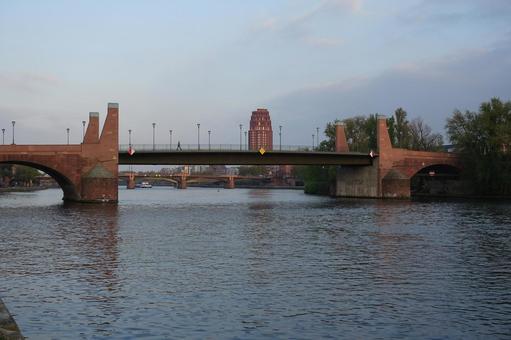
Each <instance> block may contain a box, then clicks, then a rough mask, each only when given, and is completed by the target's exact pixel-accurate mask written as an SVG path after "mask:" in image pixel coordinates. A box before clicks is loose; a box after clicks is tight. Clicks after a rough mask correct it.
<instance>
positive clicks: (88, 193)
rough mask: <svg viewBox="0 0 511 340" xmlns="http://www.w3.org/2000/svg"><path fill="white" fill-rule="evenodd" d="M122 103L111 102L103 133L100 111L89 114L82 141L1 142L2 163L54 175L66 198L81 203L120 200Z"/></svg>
mask: <svg viewBox="0 0 511 340" xmlns="http://www.w3.org/2000/svg"><path fill="white" fill-rule="evenodd" d="M118 158H119V106H118V104H116V103H110V104H108V113H107V117H106V120H105V123H104V125H103V131H102V132H101V135H100V133H99V113H97V112H91V113H90V114H89V125H88V127H87V131H86V133H85V136H84V140H83V143H82V144H77V145H16V144H11V145H0V164H2V163H4V164H19V165H26V166H30V167H33V168H36V169H38V170H41V171H44V172H45V173H47V174H48V175H50V176H51V177H53V178H54V179H55V180H56V181H57V183H58V184H59V185H60V187H61V188H62V191H63V192H64V197H63V199H64V200H66V201H78V202H117V198H118V193H117V191H118V190H117V189H118V188H117V187H118Z"/></svg>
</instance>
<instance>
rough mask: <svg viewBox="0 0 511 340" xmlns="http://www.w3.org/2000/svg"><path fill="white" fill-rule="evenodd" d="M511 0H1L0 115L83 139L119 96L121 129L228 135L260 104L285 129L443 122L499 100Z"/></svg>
mask: <svg viewBox="0 0 511 340" xmlns="http://www.w3.org/2000/svg"><path fill="white" fill-rule="evenodd" d="M510 52H511V1H509V0H451V1H449V0H444V1H442V0H391V1H382V0H316V1H313V0H287V1H285V0H271V1H270V0H258V1H241V0H237V1H235V0H224V1H221V0H215V1H213V0H210V1H192V0H188V1H185V0H183V1H177V0H176V1H170V0H169V1H155V0H150V1H126V0H124V1H113V0H111V1H99V0H98V1H93V0H87V1H51V0H47V1H14V0H0V128H1V127H6V128H8V132H9V133H8V136H10V121H11V120H13V119H14V120H16V121H17V122H18V123H17V129H16V131H17V133H16V134H17V140H18V142H19V143H62V142H65V128H66V127H70V128H71V131H72V134H71V140H72V142H76V143H78V142H79V141H80V138H81V121H82V120H84V119H87V116H88V112H89V111H100V112H101V113H102V117H103V118H104V111H105V109H106V105H107V102H119V104H120V109H121V129H122V135H121V138H122V141H123V142H126V136H127V130H128V129H130V128H131V129H133V130H134V141H135V143H150V142H151V130H152V128H151V123H152V122H153V121H154V122H156V123H157V139H158V142H160V143H166V142H167V140H168V130H169V129H173V130H174V141H177V140H181V142H182V143H193V142H195V141H196V123H197V122H200V123H201V127H202V131H203V135H202V140H203V141H205V140H206V138H207V133H206V131H207V130H209V129H211V130H212V131H213V132H212V143H236V142H237V141H238V133H239V129H238V124H240V123H243V124H244V125H245V126H246V125H247V124H248V120H249V118H250V112H251V111H252V110H254V109H256V108H258V107H266V108H268V109H269V110H270V114H271V116H272V120H273V124H274V126H275V127H276V126H278V125H283V126H284V134H283V136H284V137H283V139H284V140H283V143H284V144H308V143H309V142H310V135H311V134H312V133H314V131H315V127H316V126H320V127H323V126H324V125H325V123H326V122H328V121H331V120H333V119H335V118H346V117H349V116H352V115H355V114H369V113H375V112H378V113H382V114H390V113H391V112H392V111H393V110H394V109H395V108H396V107H398V106H403V107H404V108H405V109H407V110H408V111H409V114H410V116H411V117H415V116H419V115H420V116H422V117H423V118H424V119H425V120H426V122H428V123H429V124H430V125H431V126H433V127H434V128H435V129H436V130H438V131H440V132H443V126H444V124H445V119H446V117H447V116H448V115H449V114H450V113H451V112H452V110H453V109H454V108H460V109H476V108H477V105H478V104H479V103H480V102H481V101H483V100H488V99H489V98H490V97H491V96H500V97H502V98H503V99H506V100H509V99H511V93H510V92H511V91H510V89H511V80H510V78H511V77H510V74H511V53H510Z"/></svg>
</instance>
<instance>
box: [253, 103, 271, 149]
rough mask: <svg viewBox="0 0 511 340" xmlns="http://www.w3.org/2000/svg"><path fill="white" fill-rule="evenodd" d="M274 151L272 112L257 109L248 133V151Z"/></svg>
mask: <svg viewBox="0 0 511 340" xmlns="http://www.w3.org/2000/svg"><path fill="white" fill-rule="evenodd" d="M260 148H264V149H266V150H273V130H272V128H271V118H270V112H268V110H267V109H257V110H256V111H253V112H252V117H250V130H249V131H248V149H249V150H259V149H260Z"/></svg>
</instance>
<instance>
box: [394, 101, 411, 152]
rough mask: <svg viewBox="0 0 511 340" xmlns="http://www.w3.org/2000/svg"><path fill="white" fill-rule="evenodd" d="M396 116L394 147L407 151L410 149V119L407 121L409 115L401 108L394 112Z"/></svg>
mask: <svg viewBox="0 0 511 340" xmlns="http://www.w3.org/2000/svg"><path fill="white" fill-rule="evenodd" d="M394 116H395V117H396V118H395V125H394V128H395V132H394V136H395V140H394V142H395V144H394V146H396V147H398V148H403V149H407V148H409V147H410V124H409V122H408V119H406V116H407V113H406V111H405V110H403V108H401V107H399V108H397V109H396V111H394ZM391 140H392V139H391Z"/></svg>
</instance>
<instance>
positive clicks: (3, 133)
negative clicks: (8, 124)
mask: <svg viewBox="0 0 511 340" xmlns="http://www.w3.org/2000/svg"><path fill="white" fill-rule="evenodd" d="M2 144H5V129H2Z"/></svg>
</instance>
